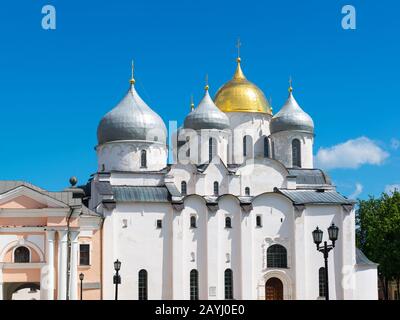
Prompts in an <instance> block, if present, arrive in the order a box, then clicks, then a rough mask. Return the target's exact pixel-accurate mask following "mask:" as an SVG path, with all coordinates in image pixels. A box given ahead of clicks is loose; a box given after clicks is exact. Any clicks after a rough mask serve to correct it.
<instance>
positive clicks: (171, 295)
mask: <svg viewBox="0 0 400 320" xmlns="http://www.w3.org/2000/svg"><path fill="white" fill-rule="evenodd" d="M288 91H289V92H288V98H287V100H286V101H285V102H284V104H283V106H282V107H281V108H280V110H279V111H278V112H277V113H275V114H273V113H272V108H271V105H270V104H269V102H268V101H267V99H266V98H265V95H264V93H263V92H262V91H261V90H260V88H258V87H257V86H256V85H255V84H254V83H252V82H250V81H249V80H248V79H247V78H246V76H245V74H244V72H243V71H242V67H241V60H240V57H238V58H237V62H236V70H235V72H234V74H233V77H232V79H231V80H229V81H228V82H227V83H225V84H224V85H223V86H221V88H220V89H219V90H218V91H217V93H216V94H215V96H214V97H213V98H212V97H211V96H210V92H209V87H208V84H207V85H206V86H205V88H204V96H203V98H202V99H201V101H200V102H199V103H198V105H197V106H195V105H194V103H193V102H192V105H191V110H190V112H189V113H188V114H187V115H186V117H185V119H184V121H183V125H182V127H180V128H178V130H177V131H176V132H169V133H168V132H167V128H166V125H165V123H164V122H163V120H162V119H161V117H160V116H159V115H158V114H157V113H156V111H155V110H153V109H151V107H150V106H149V105H147V104H146V102H145V101H143V100H142V98H141V97H140V96H139V94H138V92H137V91H136V88H135V79H134V75H133V70H132V78H131V80H130V83H129V88H128V90H127V92H126V94H125V96H124V97H123V98H122V100H121V101H120V102H119V103H118V104H117V105H116V106H115V107H114V108H113V109H111V110H110V111H109V112H108V113H107V114H105V115H104V117H103V118H102V119H101V120H100V122H99V125H98V129H97V140H98V141H97V142H98V143H97V146H96V147H95V150H96V153H97V159H98V167H97V170H96V173H94V174H93V175H92V176H91V177H90V179H89V181H88V182H87V183H86V184H84V185H79V184H77V181H76V179H74V178H71V181H70V182H71V186H70V187H68V188H67V189H65V190H63V191H60V192H49V191H46V190H43V189H41V188H39V187H37V186H34V185H31V184H29V183H27V182H23V181H0V299H1V298H2V299H16V298H18V297H19V298H20V299H29V298H30V297H31V298H32V299H46V300H54V299H60V300H64V299H71V300H74V299H84V300H87V299H115V296H116V294H118V299H121V300H147V299H149V300H150V299H152V300H160V299H165V300H172V299H173V300H175V299H182V300H189V299H191V300H197V299H200V300H203V299H204V300H213V299H216V300H224V299H228V300H231V299H235V300H241V299H251V300H264V299H267V300H292V299H297V300H318V299H325V297H326V296H327V294H329V297H330V299H337V300H343V299H344V300H352V299H377V298H378V290H377V282H378V281H377V264H375V263H373V262H371V261H370V260H368V258H367V257H366V256H365V255H364V254H363V253H362V252H361V251H360V250H358V249H357V248H356V241H355V209H354V206H355V202H354V201H353V200H350V199H347V198H346V197H344V196H343V195H341V194H340V193H338V192H337V191H336V189H335V186H334V185H333V184H332V181H331V180H330V178H329V176H328V175H327V174H326V173H325V172H324V171H322V170H320V169H318V168H314V165H313V143H314V137H315V135H314V122H313V120H312V118H311V117H310V116H309V115H308V114H307V113H306V112H305V111H304V110H303V109H302V108H301V107H300V105H299V103H298V102H297V101H296V99H295V97H294V94H293V88H292V84H291V83H290V86H289V90H288ZM168 139H169V141H170V145H168V144H167V141H168ZM168 159H171V161H168ZM168 162H170V163H168ZM331 226H336V227H337V228H338V236H337V240H336V241H334V243H333V246H334V248H333V249H332V250H331V251H330V253H329V256H328V260H327V264H326V265H325V264H324V256H323V255H322V254H321V252H319V251H318V250H317V248H316V244H315V243H314V240H313V231H314V230H316V228H317V227H318V228H319V229H318V230H321V231H322V232H323V233H322V239H321V240H322V242H323V241H328V243H330V240H332V239H331V238H332V237H331V236H330V232H328V228H329V227H331ZM320 242H321V241H320ZM326 267H327V270H328V281H325V280H326V279H325V274H326V273H325V271H326ZM116 270H117V272H118V276H117V277H115V275H116ZM327 283H329V286H327ZM116 288H117V289H118V293H116Z"/></svg>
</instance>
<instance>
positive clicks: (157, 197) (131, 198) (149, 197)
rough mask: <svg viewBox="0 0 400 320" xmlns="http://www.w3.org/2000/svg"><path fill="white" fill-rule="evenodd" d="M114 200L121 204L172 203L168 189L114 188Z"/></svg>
mask: <svg viewBox="0 0 400 320" xmlns="http://www.w3.org/2000/svg"><path fill="white" fill-rule="evenodd" d="M112 190H113V193H114V200H115V201H120V202H170V194H169V192H168V189H167V187H152V186H140V187H139V186H113V187H112Z"/></svg>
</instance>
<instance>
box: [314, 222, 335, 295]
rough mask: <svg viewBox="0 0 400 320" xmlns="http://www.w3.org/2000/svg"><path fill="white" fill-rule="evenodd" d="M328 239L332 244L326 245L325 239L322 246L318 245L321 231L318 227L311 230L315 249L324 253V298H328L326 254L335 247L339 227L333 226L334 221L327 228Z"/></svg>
mask: <svg viewBox="0 0 400 320" xmlns="http://www.w3.org/2000/svg"><path fill="white" fill-rule="evenodd" d="M328 234H329V240H331V241H332V244H329V245H328V242H327V241H324V246H323V247H320V246H319V245H320V244H321V242H322V237H323V232H322V230H320V229H319V228H318V227H317V228H316V229H315V230H314V231H313V232H312V236H313V239H314V243H315V244H316V245H317V250H318V251H319V252H321V253H322V254H323V255H324V261H325V300H329V282H328V256H329V251H331V250H332V249H333V248H334V247H335V241H336V240H337V239H338V235H339V228H338V227H336V226H335V224H334V223H332V225H331V226H330V227H329V228H328Z"/></svg>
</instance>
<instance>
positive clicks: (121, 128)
mask: <svg viewBox="0 0 400 320" xmlns="http://www.w3.org/2000/svg"><path fill="white" fill-rule="evenodd" d="M134 83H135V81H134V79H133V78H132V79H131V87H130V88H129V91H128V93H127V94H126V95H125V97H124V98H123V99H122V100H121V101H120V102H119V103H118V105H117V106H116V107H115V108H114V109H112V110H111V111H110V112H108V113H107V114H106V115H105V116H104V117H103V119H101V121H100V124H99V126H98V128H97V140H98V144H99V145H100V144H103V143H106V142H111V141H121V140H145V141H156V142H160V143H166V141H167V128H166V126H165V124H164V121H163V120H162V119H161V117H160V116H159V115H158V114H157V113H155V112H154V111H153V110H152V109H151V108H150V107H149V106H148V105H147V104H146V103H145V102H144V101H143V100H142V98H140V96H139V95H138V93H137V92H136V90H135V87H134Z"/></svg>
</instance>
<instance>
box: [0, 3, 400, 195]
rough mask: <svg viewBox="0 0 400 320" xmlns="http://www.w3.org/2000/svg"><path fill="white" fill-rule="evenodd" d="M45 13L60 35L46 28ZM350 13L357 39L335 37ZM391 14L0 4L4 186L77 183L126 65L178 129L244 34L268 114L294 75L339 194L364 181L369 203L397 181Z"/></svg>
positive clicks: (314, 7) (245, 54)
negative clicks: (10, 182) (48, 9)
mask: <svg viewBox="0 0 400 320" xmlns="http://www.w3.org/2000/svg"><path fill="white" fill-rule="evenodd" d="M46 4H51V5H54V6H55V8H56V12H57V16H56V17H57V25H56V30H44V29H42V27H41V19H42V17H43V15H42V13H41V9H42V7H43V6H44V5H46ZM345 4H352V5H353V6H354V7H355V8H356V13H357V16H356V17H357V20H356V22H357V29H356V30H344V29H342V28H341V19H342V17H343V15H342V13H341V8H342V7H343V6H344V5H345ZM399 10H400V5H399V4H398V2H395V1H366V0H363V1H355V0H354V1H353V0H351V1H350V2H348V1H346V2H345V1H316V0H315V1H313V0H308V1H285V2H280V1H265V0H264V1H261V0H259V1H252V0H248V1H232V0H231V1H208V0H203V1H151V0H148V1H121V0H114V1H112V2H111V1H84V2H83V1H72V0H68V1H67V0H63V1H59V0H46V1H41V0H35V1H28V0H26V1H13V2H11V1H9V2H8V3H7V4H4V3H2V4H1V10H0V30H1V31H0V41H1V50H0V58H1V59H0V106H1V109H0V110H1V113H0V114H1V120H2V121H1V126H0V139H1V140H0V141H1V144H2V146H1V156H0V165H1V171H0V179H23V180H27V181H30V182H32V183H34V184H37V185H39V186H41V187H43V188H47V189H50V190H59V189H62V188H64V187H66V186H67V185H68V178H69V177H70V176H71V175H76V176H77V177H78V179H79V180H80V182H84V181H86V180H87V179H88V177H89V175H90V174H92V173H94V172H95V170H96V167H97V165H96V155H95V151H94V146H95V145H96V128H97V125H98V122H99V120H100V119H101V117H102V116H103V115H104V114H105V113H106V112H107V111H108V110H110V109H111V108H112V107H113V106H115V104H116V103H117V102H118V101H119V100H120V99H121V98H122V96H123V95H124V94H125V91H126V90H127V89H128V79H129V76H130V61H131V59H132V58H133V59H134V60H135V65H136V72H135V78H136V80H137V82H136V88H137V90H138V92H139V94H140V95H141V96H142V98H143V99H144V100H145V101H146V102H147V103H148V104H149V105H150V106H151V107H152V108H153V109H154V110H155V111H157V112H158V113H159V114H160V115H161V116H162V118H163V119H164V120H165V121H166V122H167V121H168V120H177V121H178V123H181V122H182V121H183V118H184V116H185V115H186V114H187V112H188V110H189V103H190V95H191V94H193V95H194V98H195V102H198V101H199V99H200V98H201V96H202V94H203V86H204V78H205V74H206V73H208V75H209V82H210V92H211V93H212V94H214V93H215V92H216V90H217V89H218V88H219V87H220V86H221V85H222V84H223V83H224V82H226V81H227V80H228V79H230V78H231V76H232V74H233V72H234V68H235V56H236V48H235V43H236V40H237V38H238V37H240V39H241V42H242V48H241V56H242V62H243V63H242V66H243V70H244V72H245V74H246V76H247V77H248V79H249V80H251V81H253V82H255V83H256V84H257V85H258V86H259V87H260V88H261V89H262V90H263V91H264V92H265V95H266V96H267V97H268V98H269V97H272V104H273V107H274V111H275V112H277V110H279V108H280V107H281V106H282V104H283V103H284V101H285V99H286V96H287V80H288V77H289V76H290V75H291V76H292V78H293V85H294V90H295V91H294V94H295V97H296V99H297V101H298V102H299V104H300V105H301V106H302V107H303V109H304V110H305V111H307V112H308V113H309V114H310V115H311V116H312V117H313V119H314V122H315V131H316V137H315V148H314V150H315V154H316V155H317V154H318V150H320V149H321V148H323V150H325V156H326V157H325V158H324V159H325V160H324V162H323V164H324V165H325V166H326V167H328V169H329V170H328V172H329V174H330V176H331V177H332V179H333V181H334V182H335V184H336V185H337V186H338V190H339V191H340V192H342V193H343V194H345V195H350V194H352V193H353V192H354V191H355V190H356V185H357V184H359V187H358V190H359V191H360V190H361V189H362V191H361V192H360V193H359V197H361V198H366V197H367V196H368V195H369V194H374V195H378V194H379V193H380V192H382V191H384V189H385V187H386V186H387V185H393V184H400V174H399V171H400V161H399V158H400V151H399V150H400V149H399V148H398V143H397V139H398V140H400V132H399V130H398V122H399V120H398V119H399V115H400V111H399V108H400V105H399V102H398V101H399V99H398V98H397V95H398V92H399V89H400V81H399V70H400V59H399V56H400V41H399V31H400V22H399V19H397V18H398V17H397V12H398V11H399ZM346 142H347V143H346ZM340 144H344V145H342V146H339V147H338V146H337V145H340ZM335 146H336V147H335ZM329 148H333V149H329ZM357 150H361V151H362V152H361V153H362V155H361V156H360V155H359V152H358V151H357ZM322 153H323V152H322ZM319 156H321V153H320V155H319ZM351 166H353V167H356V168H349V167H351ZM360 186H361V187H360Z"/></svg>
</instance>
